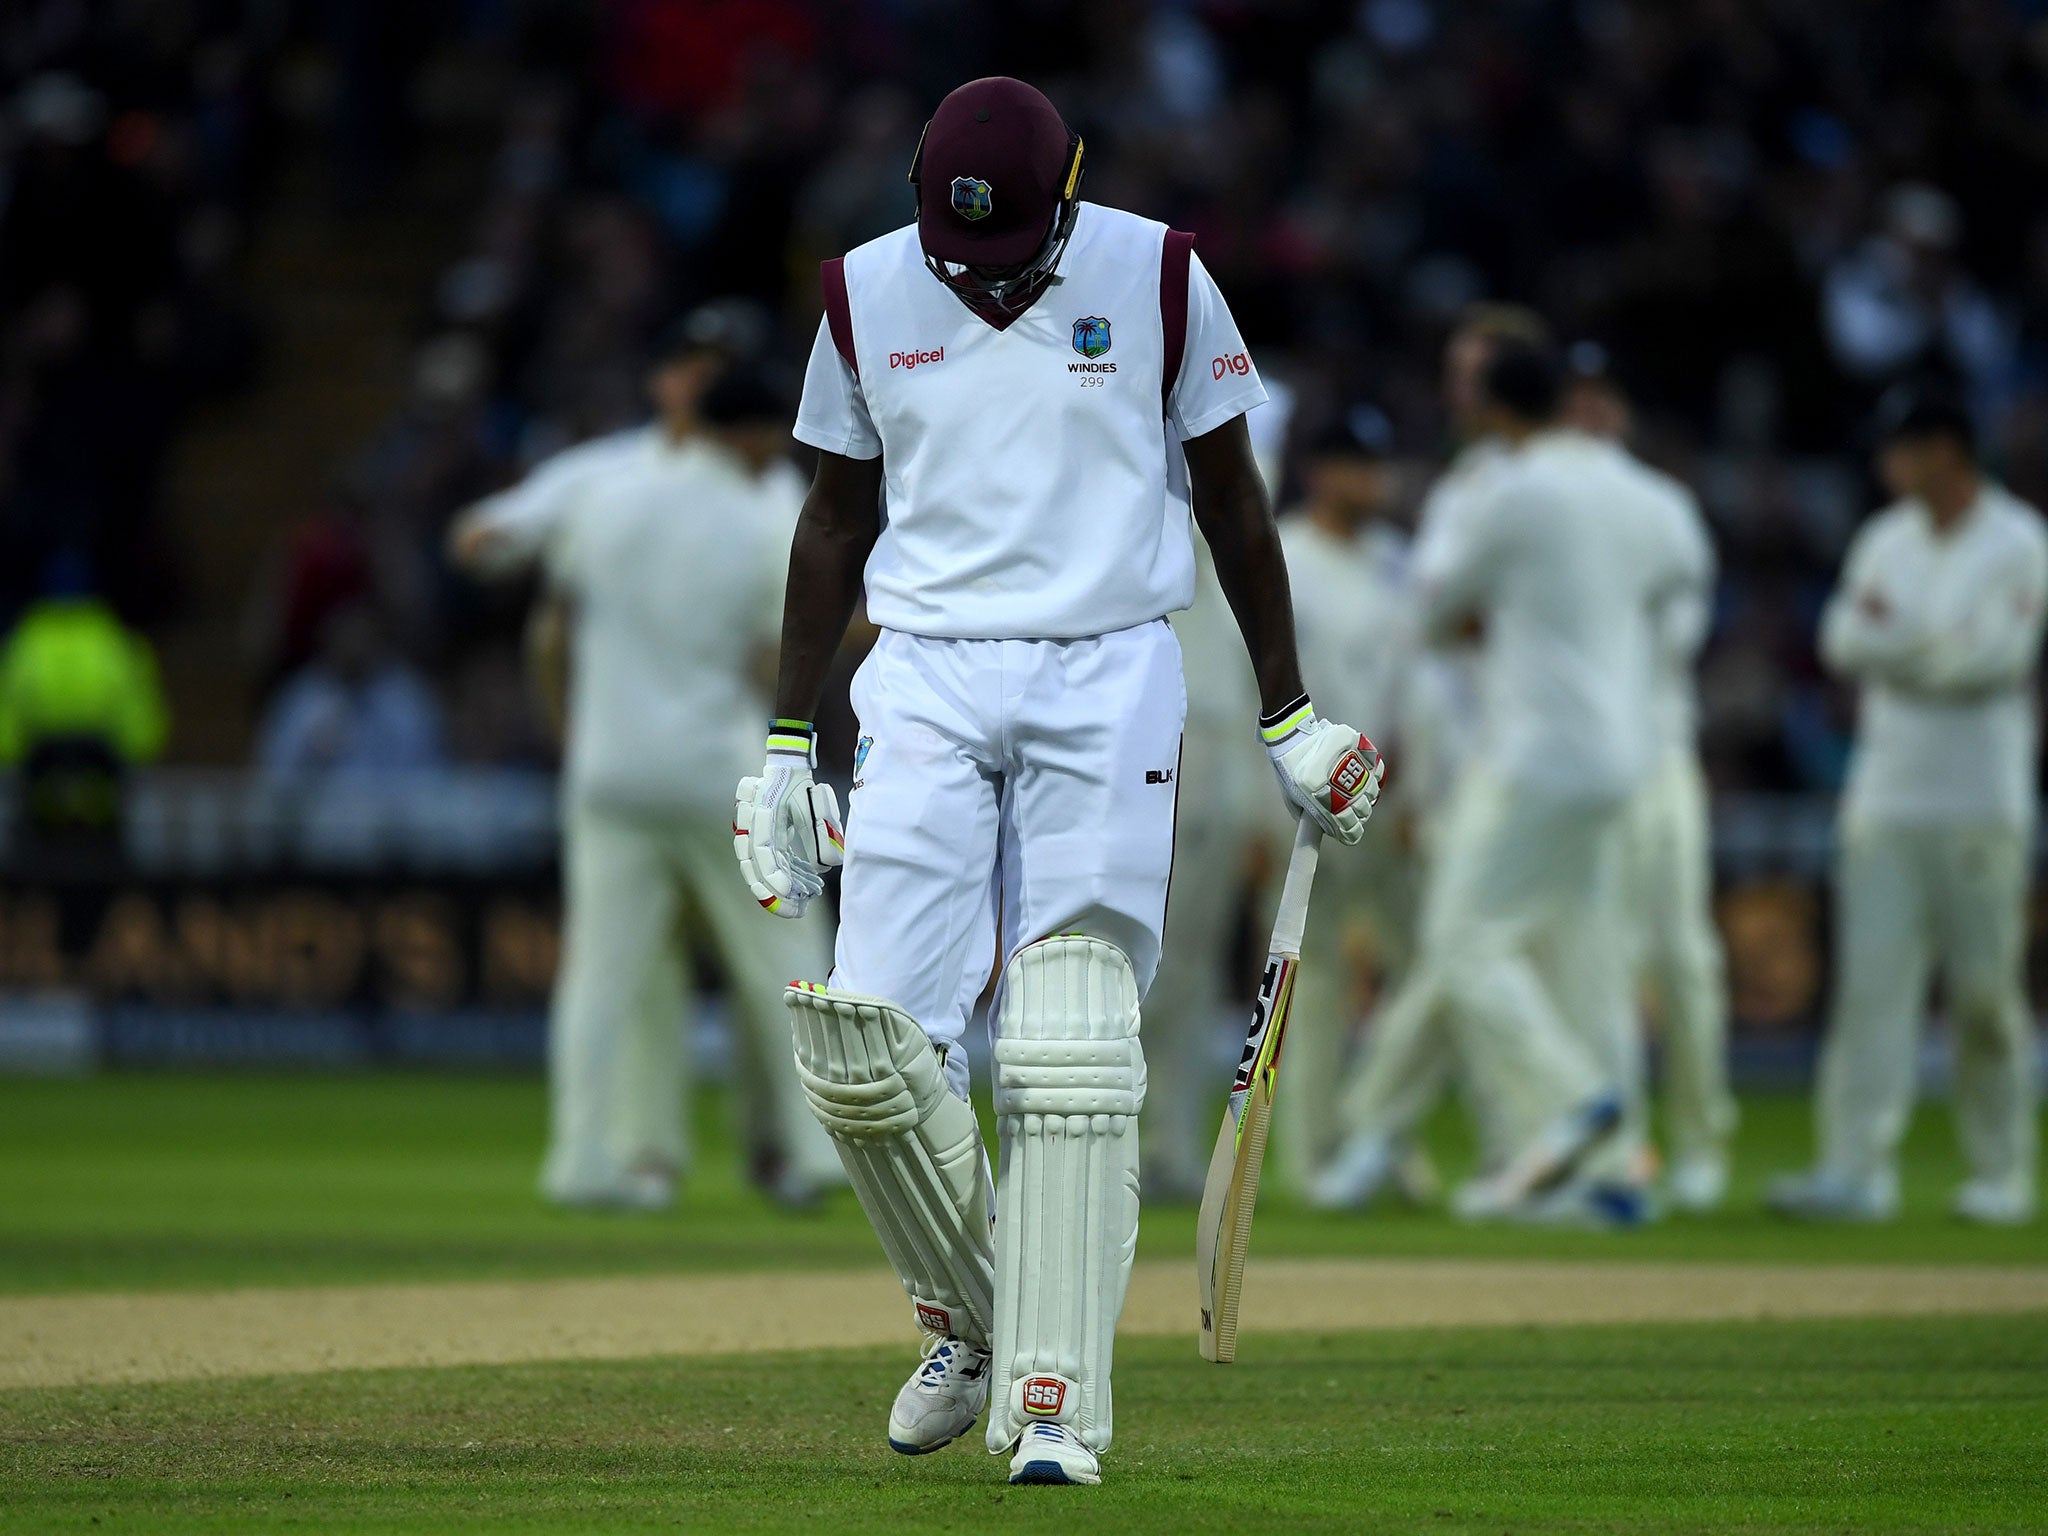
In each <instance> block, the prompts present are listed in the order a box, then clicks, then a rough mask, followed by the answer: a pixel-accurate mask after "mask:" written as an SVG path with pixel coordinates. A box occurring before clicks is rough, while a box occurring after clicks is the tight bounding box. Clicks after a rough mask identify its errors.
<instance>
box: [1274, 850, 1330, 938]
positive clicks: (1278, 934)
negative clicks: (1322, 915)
mask: <svg viewBox="0 0 2048 1536" xmlns="http://www.w3.org/2000/svg"><path fill="white" fill-rule="evenodd" d="M1322 844H1323V829H1322V828H1321V827H1319V826H1317V825H1316V823H1315V818H1314V817H1312V816H1303V817H1301V818H1300V819H1299V820H1298V821H1297V822H1296V823H1295V828H1294V853H1293V854H1292V856H1290V857H1289V859H1288V860H1287V879H1286V881H1285V882H1284V883H1283V884H1282V885H1281V887H1280V909H1279V910H1278V911H1277V912H1276V913H1274V915H1273V953H1274V954H1276V955H1299V954H1300V953H1301V930H1302V929H1303V928H1304V927H1305V926H1306V925H1307V923H1308V893H1309V888H1310V887H1311V886H1313V885H1314V884H1315V881H1316V861H1317V860H1318V859H1319V858H1320V857H1321V856H1322Z"/></svg>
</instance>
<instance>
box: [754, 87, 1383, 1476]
mask: <svg viewBox="0 0 2048 1536" xmlns="http://www.w3.org/2000/svg"><path fill="white" fill-rule="evenodd" d="M1081 165H1082V162H1081V141H1080V139H1079V137H1078V136H1076V135H1074V134H1073V133H1071V132H1070V131H1069V130H1068V128H1067V126H1066V125H1065V124H1064V123H1063V122H1062V121H1061V120H1060V117H1059V114H1058V113H1057V112H1056V111H1055V110H1054V109H1053V107H1052V104H1051V103H1050V102H1049V101H1047V100H1046V99H1045V98H1044V97H1043V96H1041V95H1040V94H1039V93H1038V92H1037V91H1035V90H1033V89H1032V88H1031V87H1029V86H1027V85H1024V84H1022V83H1020V82H1018V81H1015V80H1008V79H989V80H978V81H975V82H973V83H971V84H969V85H965V86H962V87H961V88H960V89H958V90H956V91H955V92H953V93H952V94H951V95H950V96H948V97H947V98H946V99H945V101H944V102H942V103H941V104H940V106H939V109H938V112H937V113H936V114H935V115H934V116H933V118H932V120H931V122H930V123H929V124H928V125H927V128H926V131H925V136H924V140H923V142H922V144H921V145H920V147H919V150H918V154H917V158H916V159H915V160H914V161H913V163H912V167H911V181H912V183H913V185H914V187H915V188H916V191H917V209H918V217H917V222H916V223H915V224H914V225H911V226H908V227H906V228H904V229H901V230H898V231H896V232H895V233H894V234H890V235H886V236H884V237H882V238H881V239H879V240H876V241H873V242H871V243H869V244H867V245H864V246H861V247H859V248H858V249H856V250H854V251H852V252H850V253H849V254H848V255H847V256H846V257H845V258H844V259H843V260H840V261H831V262H827V263H826V264H825V268H824V289H825V309H826V316H825V321H824V323H823V324H822V325H821V326H820V327H819V331H818V338H817V344H816V346H815V348H814V350H813V352H812V354H811V368H810V374H809V377H808V379H807V380H806V383H805V388H804V402H803V408H802V410H801V411H800V412H799V414H798V418H797V428H796V430H797V435H798V436H799V437H800V438H802V439H803V440H804V441H805V442H808V443H810V444H812V445H813V446H815V447H816V448H818V449H819V450H820V456H819V462H818V474H817V480H816V482H815V484H814V485H813V486H812V488H811V494H810V496H809V498H808V500H806V502H805V503H804V510H803V517H802V521H801V522H800V523H799V525H798V528H797V534H796V542H795V547H794V549H793V551H792V553H791V558H790V570H789V587H788V597H787V601H786V604H785V609H786V618H785V621H784V626H783V646H782V676H781V682H780V685H779V687H778V689H777V702H776V709H777V719H776V720H775V721H774V723H773V726H772V729H771V732H770V735H769V738H768V754H767V762H766V765H765V766H764V768H763V769H762V772H761V775H760V777H758V778H750V779H746V780H743V781H742V782H741V784H740V788H739V795H738V806H737V811H736V821H737V826H738V828H739V835H738V836H737V837H736V839H735V844H736V849H737V852H738V854H739V858H740V862H741V865H742V868H743V872H744V874H745V876H746V879H747V881H748V883H749V885H750V887H751V888H752V889H753V891H754V894H755V896H756V898H757V899H758V900H759V901H760V902H761V904H762V906H763V907H765V908H766V909H767V910H769V911H770V912H773V913H775V914H777V915H778V916H787V917H795V916H798V915H800V914H801V913H802V912H803V910H804V908H805V907H806V906H807V905H808V904H809V903H810V902H811V901H813V900H815V899H816V898H817V896H818V894H819V891H820V889H821V886H820V881H819V871H820V870H821V868H822V867H823V866H825V865H827V864H830V863H834V862H837V861H838V859H839V856H840V851H839V846H838V845H839V843H840V842H841V841H842V833H841V830H840V828H839V825H838V815H837V810H836V807H835V806H834V804H833V797H832V794H831V791H830V790H829V789H825V788H822V787H820V786H818V785H816V784H814V783H813V782H812V776H811V762H812V749H811V726H810V724H809V722H810V720H811V719H812V718H813V716H814V713H815V710H816V707H817V703H818V699H819V695H820V692H821V690H822V689H823V687H824V682H825V671H826V666H827V664H828V663H829V661H830V660H831V657H832V653H833V650H834V648H835V647H836V645H837V644H838V640H839V636H840V634H841V632H842V631H843V630H844V629H845V627H846V623H847V620H848V617H849V616H850V615H851V613H852V612H853V608H854V605H855V603H856V601H857V600H858V598H859V597H860V595H861V591H862V585H863V572H865V588H866V595H867V604H868V613H869V616H870V618H871V619H873V621H874V622H875V623H876V624H878V625H879V626H880V627H881V631H882V634H881V639H880V640H879V641H878V642H877V643H876V645H875V648H874V650H873V651H872V652H871V653H870V654H869V656H868V659H867V660H866V662H865V663H863V665H862V667H861V669H860V673H859V675H858V676H857V677H856V679H855V681H854V688H853V702H854V707H855V709H856V711H857V712H858V714H859V716H860V725H861V730H862V732H863V735H862V738H861V747H860V768H859V769H858V771H857V774H856V778H855V784H854V790H853V797H852V802H851V805H850V807H849V809H850V811H851V816H850V819H849V821H848V823H847V825H846V827H845V829H844V833H843V843H844V858H845V865H846V875H845V880H844V883H843V885H842V887H841V903H840V929H839V942H838V953H837V962H836V964H835V965H834V967H833V970H832V975H831V980H830V984H829V985H825V986H820V985H817V984H815V983H813V984H807V985H804V986H799V987H795V988H792V989H791V990H790V993H789V1003H790V1010H791V1014H792V1017H793V1020H794V1024H795V1033H796V1054H797V1060H798V1064H799V1066H800V1068H801V1069H802V1073H803V1081H804V1085H805V1088H806V1089H807V1091H808V1093H809V1095H810V1100H811V1105H812V1108H813V1109H814V1110H815V1112H816V1113H817V1115H818V1117H819V1119H820V1120H821V1121H822V1122H823V1123H824V1124H825V1126H826V1128H827V1129H828V1130H829V1131H831V1133H832V1135H833V1137H834V1139H835V1140H837V1142H838V1143H839V1147H840V1152H841V1155H842V1157H843V1158H844V1160H845V1164H846V1171H847V1174H848V1177H849V1178H850V1179H851V1180H852V1182H853V1186H854V1189H855V1191H856V1192H857V1193H858V1194H859V1196H860V1199H861V1204H862V1206H863V1207H864V1208H865V1209H866V1211H867V1213H868V1216H869V1219H870V1220H871V1221H873V1223H874V1225H875V1230H876V1233H877V1235H878V1236H879V1237H880V1238H881V1241H882V1247H883V1250H884V1251H885V1252H886V1253H887V1254H888V1256H889V1259H890V1262H891V1263H892V1264H893V1266H894V1267H895V1269H896V1273H897V1275H898V1277H899V1278H900V1279H901V1280H902V1282H903V1287H904V1289H905V1290H906V1291H907V1292H908V1293H909V1294H910V1297H911V1299H912V1303H913V1305H914V1307H915V1310H916V1317H917V1321H918V1323H919V1325H920V1326H921V1327H922V1328H923V1329H924V1330H925V1332H926V1333H927V1335H928V1342H927V1345H926V1350H925V1356H924V1360H923V1362H922V1364H920V1366H919V1367H918V1368H917V1370H916V1371H915V1372H913V1373H912V1375H911V1378H910V1380H909V1381H908V1382H907V1383H906V1384H905V1385H904V1388H903V1390H902V1392H901V1393H899V1394H898V1396H897V1399H896V1403H895V1406H894V1407H893V1408H892V1410H891V1412H890V1415H889V1429H888V1433H889V1441H890V1444H891V1445H892V1446H894V1447H895V1448H896V1449H897V1450H899V1451H902V1452H905V1453H906V1454H912V1455H915V1454H919V1453H922V1452H925V1451H933V1450H937V1449H938V1448H939V1447H940V1446H942V1445H945V1444H947V1443H948V1442H949V1441H951V1440H953V1439H955V1438H957V1437H958V1436H959V1435H961V1434H963V1433H965V1432H966V1431H967V1430H968V1429H969V1428H971V1427H972V1426H973V1424H974V1422H975V1420H976V1419H977V1418H978V1417H979V1415H980V1412H981V1409H982V1406H983V1404H984V1403H985V1402H986V1403H987V1404H988V1405H989V1427H988V1435H987V1441H988V1446H989V1449H990V1450H991V1451H992V1452H994V1453H997V1454H1003V1453H1013V1454H1012V1459H1011V1462H1010V1477H1011V1480H1012V1481H1014V1482H1047V1483H1093V1482H1097V1481H1099V1480H1100V1476H1101V1473H1100V1462H1099V1460H1098V1457H1099V1454H1100V1453H1101V1452H1102V1451H1104V1450H1106V1449H1107V1448H1108V1446H1109V1443H1110V1433H1111V1404H1110V1355H1111V1341H1112V1339H1113V1337H1114V1334H1115V1331H1116V1322H1117V1316H1118V1314H1119V1313H1120V1312H1121V1310H1122V1307H1123V1298H1124V1290H1125V1287H1126V1285H1127V1283H1128V1280H1129V1276H1130V1267H1131V1260H1132V1256H1133V1252H1134V1249H1135V1246H1136V1242H1137V1227H1138V1157H1137V1154H1138V1111H1139V1108H1140V1106H1141V1105H1142V1104H1143V1103H1144V1098H1145V1058H1144V1055H1143V1053H1142V1052H1141V1050H1140V1049H1139V1044H1138V1004H1139V1000H1140V998H1141V997H1142V996H1143V995H1144V992H1145V989H1146V986H1147V984H1148V983H1149V982H1150V980H1151V978H1152V973H1153V970H1154V968H1155V967H1156V965H1157V963H1158V959H1159V945H1160V930H1161V926H1162V923H1163V921H1164V919H1165V915H1166V894H1167V892H1166V887H1167V876H1168V873H1169V869H1170V867H1171V864H1172V859H1173V818H1174V791H1175V785H1174V778H1175V768H1176V763H1177V760H1178V757H1179V748H1180V734H1181V723H1182V713H1183V709H1184V705H1185V700H1184V695H1183V688H1182V681H1181V660H1180V650H1179V646H1178V645H1177V644H1176V642H1175V640H1174V636H1173V631H1172V629H1171V628H1170V627H1169V626H1168V625H1167V623H1166V622H1165V616H1166V615H1167V614H1168V613H1170V612H1173V611H1174V610H1176V609H1180V608H1185V607H1186V606H1187V605H1188V603H1189V601H1190V600H1191V599H1192V598H1193V596H1194V585H1195V560H1194V545H1193V540H1192V538H1191V536H1190V517H1189V514H1190V507H1191V506H1192V512H1193V519H1194V521H1196V522H1199V523H1200V525H1201V528H1202V531H1203V534H1204V535H1205V536H1206V537H1207V539H1208V542H1209V544H1210V546H1211V548H1212V549H1213V550H1214V551H1215V554H1216V569H1217V573H1218V575H1219V576H1220V577H1221V579H1222V582H1223V588H1224V592H1225V593H1226V595H1227V596H1228V597H1229V599H1230V605H1231V608H1232V609H1233V610H1234V611H1235V613H1236V614H1237V617H1238V623H1239V626H1240V627H1241V629H1242V630H1243V632H1244V636H1245V640H1246V644H1247V648H1248V649H1249V650H1250V651H1251V653H1252V656H1253V660H1254V665H1255V668H1256V670H1257V673H1258V677H1259V694H1260V698H1261V700H1262V702H1263V703H1264V705H1265V707H1266V711H1267V713H1266V714H1265V716H1264V717H1263V718H1262V724H1261V730H1262V733H1263V735H1264V737H1265V740H1266V743H1267V750H1268V752H1269V754H1270V755H1271V758H1272V761H1273V765H1274V769H1275V771H1276V772H1277V773H1278V775H1279V777H1280V781H1281V784H1282V787H1283V788H1284V790H1285V792H1286V794H1287V796H1288V798H1289V799H1290V800H1292V801H1293V802H1294V803H1295V805H1296V806H1298V807H1299V808H1300V810H1301V812H1302V813H1303V814H1305V815H1309V816H1313V817H1314V818H1315V819H1316V821H1317V823H1318V824H1319V825H1320V826H1321V827H1322V828H1323V829H1324V830H1325V831H1326V832H1327V833H1329V834H1330V835H1332V836H1335V837H1337V838H1339V839H1341V840H1342V841H1344V842H1347V843H1356V842H1357V841H1358V840H1359V838H1360V837H1361V836H1362V835H1363V833H1364V830H1365V825H1364V822H1365V817H1366V815H1367V814H1368V813H1369V812H1370V810H1371V805H1372V799H1373V796H1374V795H1375V794H1376V793H1377V791H1378V780H1379V767H1378V764H1377V760H1376V756H1375V755H1374V754H1373V753H1372V752H1371V750H1370V747H1369V744H1367V743H1366V742H1365V741H1364V739H1363V738H1362V737H1360V736H1359V734H1358V733H1357V732H1356V731H1355V730H1352V729H1351V728H1349V727H1348V726H1340V725H1336V724H1333V723H1331V722H1328V721H1325V720H1323V719H1321V718H1320V717H1319V716H1318V715H1317V714H1316V712H1315V710H1314V709H1313V708H1312V707H1311V706H1310V704H1309V702H1308V699H1307V696H1306V695H1305V694H1304V693H1303V692H1302V687H1301V673H1300V667H1299V665H1298V663H1297V661H1296V658H1295V648H1294V622H1293V614H1292V608H1291V605H1290V602H1289V599H1288V593H1287V571H1286V564H1285V561H1284V559H1283V557H1282V555H1281V552H1280V544H1279V538H1278V535H1277V534H1276V533H1275V531H1274V528H1273V520H1272V516H1271V513H1270V511H1269V510H1268V506H1267V502H1266V497H1265V493H1264V490H1263V489H1262V487H1261V485H1260V481H1259V474H1258V470H1257V468H1256V466H1255V464H1254V462H1253V458H1252V452H1251V447H1250V442H1249V439H1248V436H1247V432H1246V428H1245V423H1244V413H1245V412H1246V411H1248V410H1250V409H1251V408H1252V407H1253V406H1255V405H1257V404H1258V403H1259V402H1260V401H1261V400H1263V399H1264V398H1265V391H1264V390H1263V389H1262V388H1261V386H1260V384H1259V379H1258V374H1257V372H1256V370H1255V369H1254V368H1253V367H1252V364H1251V361H1250V358H1249V357H1248V356H1247V354H1246V352H1245V349H1244V344H1243V342H1242V341H1241V340H1240V339H1239V337H1238V333H1237V328H1236V326H1235V324H1234V323H1233V322H1232V321H1231V318H1230V313H1229V310H1228V309H1227V308H1226V307H1225V305H1224V303H1223V298H1222V295H1221V294H1220V293H1218V292H1217V290H1216V285H1215V284H1214V282H1212V281H1211V280H1210V278H1209V275H1208V274H1207V273H1206V272H1205V271H1204V270H1203V269H1202V265H1201V263H1200V262H1199V261H1198V260H1196V259H1195V258H1194V256H1193V254H1192V241H1191V240H1190V239H1189V237H1187V236H1184V235H1178V234H1175V233H1173V232H1172V231H1169V230H1167V229H1166V228H1165V227H1164V226H1163V225H1159V224H1154V223H1150V222H1148V221H1146V220H1143V219H1139V218H1136V217H1134V216H1132V215H1130V214H1125V213H1120V212H1118V211H1116V210H1114V209H1110V208H1104V207H1101V206H1099V205H1096V204H1089V203H1083V202H1081V201H1080V198H1079V192H1080V182H1081ZM1340 768H1342V769H1343V770H1345V772H1346V774H1347V776H1349V775H1353V774H1355V775H1357V776H1358V777H1359V779H1360V783H1359V789H1358V793H1357V795H1356V796H1355V798H1354V797H1353V796H1351V795H1347V794H1340V793H1334V792H1333V790H1332V787H1331V784H1332V779H1331V775H1332V773H1333V772H1336V771H1337V770H1339V769H1340ZM1210 874H1211V872H1209V871H1190V872H1189V876H1190V878H1196V879H1200V878H1208V877H1209V876H1210ZM998 959H1000V961H1001V982H1000V984H999V986H998V989H997V992H996V997H995V1002H994V1005H993V1009H992V1018H993V1021H994V1033H995V1036H996V1038H995V1107H996V1116H997V1124H998V1127H999V1132H1000V1142H1001V1156H1000V1172H999V1180H1000V1183H999V1188H998V1190H997V1191H996V1193H995V1201H994V1207H993V1211H991V1204H990V1190H989V1187H988V1175H987V1172H986V1160H985V1154H984V1152H983V1148H982V1143H981V1136H980V1131H979V1128H978V1126H977V1125H976V1123H975V1119H974V1114H973V1111H972V1110H971V1109H970V1108H969V1107H968V1103H967V1056H966V1053H965V1051H964V1049H963V1048H962V1036H963V1034H964V1032H965V1029H966V1026H967V1020H968V1017H969V1015H970V1013H971V1011H972V1009H973V1007H974V1004H975V1000H976V998H977V997H978V996H979V995H980V993H981V991H982V988H983V986H984V984H985V982H986V981H987V979H988V976H989V973H990V967H991V965H992V964H993V963H994V962H996V961H997V960H998Z"/></svg>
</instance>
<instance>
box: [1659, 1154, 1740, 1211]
mask: <svg viewBox="0 0 2048 1536" xmlns="http://www.w3.org/2000/svg"><path fill="white" fill-rule="evenodd" d="M1664 1198H1665V1199H1667V1200H1669V1201H1670V1202H1671V1208H1672V1209H1673V1210H1674V1211H1685V1212H1687V1213H1688V1214H1690V1215H1693V1216H1701V1215H1704V1214H1706V1213H1707V1212H1708V1211H1713V1210H1718V1209H1720V1206H1721V1202H1722V1201H1723V1200H1725V1199H1727V1198H1728V1159H1727V1157H1726V1156H1725V1155H1724V1154H1722V1153H1719V1152H1700V1153H1695V1154H1694V1155H1692V1156H1690V1157H1681V1158H1679V1159H1678V1160H1677V1161H1676V1162H1674V1163H1673V1164H1672V1165H1671V1172H1670V1173H1668V1174H1667V1175H1665V1178H1664Z"/></svg>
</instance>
